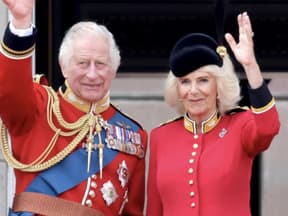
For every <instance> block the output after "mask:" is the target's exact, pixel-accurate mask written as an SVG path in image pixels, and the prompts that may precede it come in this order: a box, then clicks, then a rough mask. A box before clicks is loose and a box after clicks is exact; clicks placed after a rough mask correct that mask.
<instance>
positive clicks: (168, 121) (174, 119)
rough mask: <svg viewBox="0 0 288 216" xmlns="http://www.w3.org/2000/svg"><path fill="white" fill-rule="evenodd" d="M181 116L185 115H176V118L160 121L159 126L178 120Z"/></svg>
mask: <svg viewBox="0 0 288 216" xmlns="http://www.w3.org/2000/svg"><path fill="white" fill-rule="evenodd" d="M181 118H183V116H176V117H174V118H172V119H169V120H167V121H165V122H162V123H160V124H159V125H158V126H157V127H161V126H164V125H166V124H169V123H171V122H174V121H177V120H179V119H181Z"/></svg>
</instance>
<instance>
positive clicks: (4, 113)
mask: <svg viewBox="0 0 288 216" xmlns="http://www.w3.org/2000/svg"><path fill="white" fill-rule="evenodd" d="M0 67H1V70H0V101H1V103H0V116H1V118H2V120H3V122H4V124H5V126H6V127H7V128H8V129H9V132H10V133H12V134H13V133H14V134H16V133H17V134H20V133H23V132H25V131H27V130H28V129H29V128H30V127H31V126H32V125H33V122H34V120H35V113H36V110H37V108H36V99H35V94H34V91H33V80H32V60H31V57H26V58H23V59H12V58H8V57H6V56H4V55H3V54H2V53H1V52H0Z"/></svg>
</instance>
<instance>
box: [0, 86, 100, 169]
mask: <svg viewBox="0 0 288 216" xmlns="http://www.w3.org/2000/svg"><path fill="white" fill-rule="evenodd" d="M45 88H46V90H47V93H48V103H47V121H48V124H49V126H50V128H51V129H52V130H53V131H54V132H55V134H54V136H53V138H52V139H51V141H50V143H49V144H48V146H47V148H46V149H45V150H44V151H43V152H42V153H41V155H40V156H39V157H38V158H37V159H36V160H34V161H33V162H31V163H29V164H23V163H21V162H20V161H18V160H17V159H16V158H15V157H13V155H12V153H11V151H10V149H9V144H8V136H7V130H6V128H5V126H4V124H3V123H2V124H1V125H0V127H1V128H0V129H1V130H0V134H1V150H2V153H3V156H4V158H5V159H6V161H7V163H8V164H9V165H10V166H11V167H13V168H15V169H19V170H21V171H24V172H39V171H42V170H45V169H48V168H50V167H52V166H54V165H55V164H57V163H59V162H60V161H62V160H63V159H64V158H65V157H66V156H68V155H69V154H70V153H71V152H72V151H73V150H74V149H75V148H76V147H77V145H78V144H79V143H80V142H81V141H82V140H83V138H84V137H85V136H86V134H87V133H88V132H89V125H90V124H91V122H94V121H95V119H96V116H94V115H92V114H91V113H87V114H86V115H83V116H82V117H81V118H79V119H78V120H77V121H76V122H73V123H69V122H66V121H65V120H64V118H63V116H62V114H61V111H60V106H59V99H58V97H57V95H56V93H55V91H54V90H53V89H52V88H51V87H45ZM53 115H55V117H56V119H57V121H58V122H59V124H60V125H61V127H62V128H64V129H65V130H67V131H63V130H61V129H60V128H57V127H56V126H55V124H54V123H53V121H52V116H53ZM0 123H1V122H0ZM75 134H77V135H76V136H75V138H74V139H73V140H72V141H71V142H70V143H69V144H68V145H67V146H66V147H65V148H64V149H63V150H62V151H61V152H59V153H57V154H56V155H55V156H54V157H52V158H51V159H49V160H47V161H46V159H47V157H48V155H49V153H50V152H51V150H52V149H53V147H54V146H55V144H56V142H57V140H58V138H59V136H64V137H65V136H66V137H68V136H72V135H75Z"/></svg>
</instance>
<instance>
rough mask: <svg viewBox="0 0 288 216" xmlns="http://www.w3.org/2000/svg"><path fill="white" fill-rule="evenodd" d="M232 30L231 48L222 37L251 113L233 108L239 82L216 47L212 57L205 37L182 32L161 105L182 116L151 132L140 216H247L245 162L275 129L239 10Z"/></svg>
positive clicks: (272, 104) (228, 38)
mask: <svg viewBox="0 0 288 216" xmlns="http://www.w3.org/2000/svg"><path fill="white" fill-rule="evenodd" d="M238 25H239V42H238V43H237V42H235V39H234V38H233V36H232V35H231V34H229V33H227V34H226V35H225V38H226V41H227V42H228V44H229V46H230V48H231V50H232V51H233V53H234V55H235V57H236V59H237V61H238V62H239V63H240V64H241V65H242V66H243V68H244V70H245V73H246V76H247V79H248V82H249V97H250V102H251V108H246V109H244V108H237V109H235V108H236V107H237V106H236V105H237V102H238V101H239V99H240V88H239V80H238V78H237V76H236V74H235V72H234V70H233V66H232V63H231V61H230V60H229V57H228V55H227V53H225V49H224V47H220V50H221V51H223V52H220V54H221V55H220V54H219V53H218V50H219V47H218V45H217V43H216V41H215V40H214V39H212V38H211V37H210V36H208V35H205V34H198V33H196V34H189V35H187V36H185V37H183V38H181V39H180V40H179V41H178V42H177V43H176V45H175V47H174V49H173V50H172V52H171V55H170V67H171V72H170V73H169V75H168V78H167V83H166V87H167V88H166V92H165V96H166V97H165V99H166V102H167V103H168V104H169V105H171V106H174V107H175V108H176V109H177V110H178V111H179V113H181V114H183V115H182V116H181V117H179V118H177V119H175V120H172V121H170V122H167V123H165V124H163V125H161V126H159V127H156V128H155V129H153V130H152V132H151V137H150V163H149V176H148V198H147V216H161V215H165V216H170V215H171V216H175V215H181V216H182V215H189V216H200V215H201V216H211V215H213V216H226V215H233V216H250V215H251V213H250V205H249V203H250V178H251V168H252V163H253V159H254V158H255V156H256V155H257V154H259V153H261V152H263V151H264V150H266V149H267V148H268V147H269V145H270V144H271V141H272V139H273V137H274V136H275V135H276V134H277V133H278V130H279V127H280V123H279V117H278V113H277V110H276V107H275V101H274V98H273V97H272V95H271V93H270V91H269V90H268V87H267V86H266V84H265V82H264V81H263V77H262V75H261V71H260V68H259V65H258V64H257V61H256V58H255V55H254V49H253V40H252V39H253V31H252V27H251V23H250V19H249V17H248V14H247V13H246V12H245V13H243V14H240V15H239V16H238ZM217 48H218V49H217ZM216 49H217V51H216Z"/></svg>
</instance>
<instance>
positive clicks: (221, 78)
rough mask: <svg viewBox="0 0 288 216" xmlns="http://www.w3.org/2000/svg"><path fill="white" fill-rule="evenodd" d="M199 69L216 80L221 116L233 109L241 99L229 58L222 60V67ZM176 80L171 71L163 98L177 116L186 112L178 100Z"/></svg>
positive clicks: (210, 66)
mask: <svg viewBox="0 0 288 216" xmlns="http://www.w3.org/2000/svg"><path fill="white" fill-rule="evenodd" d="M199 69H201V70H202V71H203V70H204V71H205V72H208V73H211V74H212V75H213V76H214V77H215V78H216V83H217V101H216V104H217V108H218V111H219V112H220V113H221V114H222V115H223V114H224V113H225V112H227V111H228V110H231V109H233V108H235V107H236V106H237V103H238V102H239V101H240V99H241V97H240V85H239V79H238V76H237V75H236V73H235V70H234V66H233V64H232V62H231V60H230V58H229V56H228V55H226V56H225V57H224V58H223V66H222V67H219V66H217V65H206V66H203V67H201V68H199ZM199 69H197V70H199ZM197 70H196V71H197ZM177 79H178V78H177V77H175V76H174V75H173V73H172V71H170V72H169V73H168V76H167V78H166V82H165V89H164V98H165V101H166V103H167V104H168V105H169V106H171V107H174V108H175V109H176V110H177V112H178V113H179V114H184V113H185V112H186V110H185V109H184V106H183V103H182V102H181V101H180V100H179V93H178V87H177Z"/></svg>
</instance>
